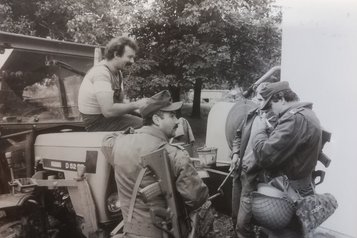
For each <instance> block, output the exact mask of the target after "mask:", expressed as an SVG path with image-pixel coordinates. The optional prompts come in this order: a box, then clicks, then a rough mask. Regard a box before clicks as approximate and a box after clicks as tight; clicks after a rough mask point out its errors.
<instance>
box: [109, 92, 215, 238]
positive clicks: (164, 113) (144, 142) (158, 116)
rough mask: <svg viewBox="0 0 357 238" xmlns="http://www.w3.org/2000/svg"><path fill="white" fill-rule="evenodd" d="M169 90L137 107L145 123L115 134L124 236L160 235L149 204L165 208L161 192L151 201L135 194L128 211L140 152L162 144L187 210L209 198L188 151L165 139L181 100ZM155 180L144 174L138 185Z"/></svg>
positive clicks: (170, 134) (139, 166) (172, 132)
mask: <svg viewBox="0 0 357 238" xmlns="http://www.w3.org/2000/svg"><path fill="white" fill-rule="evenodd" d="M170 101H171V96H170V93H169V92H168V91H162V92H160V93H158V94H156V95H154V96H152V97H151V98H150V100H149V101H148V104H147V105H146V106H144V107H142V108H141V109H140V112H141V114H142V116H143V118H144V126H143V127H142V128H140V129H138V130H136V131H132V132H131V133H129V134H126V135H124V134H123V135H120V136H118V137H117V138H116V140H115V143H114V148H113V155H114V168H115V178H116V182H117V185H118V192H119V200H120V204H121V210H122V213H123V218H124V232H125V234H124V237H158V238H160V237H162V236H163V235H162V231H161V230H160V229H158V228H157V227H156V226H155V225H154V224H153V221H152V217H151V216H150V208H166V205H165V203H166V201H165V198H164V197H163V196H157V197H154V198H153V199H151V200H150V201H144V199H143V197H142V196H140V195H138V196H136V200H135V206H134V209H133V211H132V212H130V200H131V197H132V194H133V191H134V185H135V183H136V180H137V178H138V177H139V173H140V171H141V170H142V168H143V163H142V161H141V156H143V155H145V154H149V153H151V152H153V151H155V150H157V149H159V148H164V149H165V150H166V151H167V153H168V157H169V159H170V162H171V163H170V164H171V172H172V174H173V175H174V182H175V185H176V189H177V191H178V194H179V195H180V198H181V199H182V200H183V202H184V204H185V205H186V207H187V208H188V210H191V211H192V210H194V209H196V208H199V207H200V206H201V205H202V204H203V203H204V202H205V201H206V200H207V198H208V188H207V186H206V185H205V184H204V183H203V181H202V180H201V178H200V177H199V176H198V173H197V172H196V170H195V168H194V167H193V165H192V164H191V162H190V158H189V155H188V153H187V152H186V151H185V150H183V149H182V148H179V147H177V146H173V145H171V144H169V143H168V140H169V138H170V137H173V136H174V135H175V130H176V128H177V118H176V115H175V111H176V110H178V109H179V108H181V106H182V102H176V103H171V102H170ZM156 181H157V178H155V177H154V176H153V173H151V172H149V171H147V172H145V174H144V175H143V178H142V181H141V183H140V187H141V188H144V187H146V186H148V185H150V184H153V183H154V182H156Z"/></svg>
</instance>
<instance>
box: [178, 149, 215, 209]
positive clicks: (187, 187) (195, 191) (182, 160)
mask: <svg viewBox="0 0 357 238" xmlns="http://www.w3.org/2000/svg"><path fill="white" fill-rule="evenodd" d="M174 170H175V175H176V189H177V191H178V192H179V194H180V195H181V197H182V198H183V200H184V202H185V204H186V205H187V206H188V207H190V208H191V209H192V210H194V209H196V208H199V207H200V206H202V205H203V203H205V202H206V201H207V199H208V188H207V186H206V184H205V183H204V182H203V181H202V179H201V178H200V176H199V175H198V173H197V171H196V169H195V168H194V167H193V165H192V163H191V162H190V158H189V155H188V153H187V152H186V151H181V150H180V151H177V153H176V155H175V165H174Z"/></svg>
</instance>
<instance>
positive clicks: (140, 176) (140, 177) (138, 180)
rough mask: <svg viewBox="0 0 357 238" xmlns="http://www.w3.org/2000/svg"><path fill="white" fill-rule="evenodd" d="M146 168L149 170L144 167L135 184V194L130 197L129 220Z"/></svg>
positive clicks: (129, 219)
mask: <svg viewBox="0 0 357 238" xmlns="http://www.w3.org/2000/svg"><path fill="white" fill-rule="evenodd" d="M146 170H147V168H146V167H145V168H142V169H141V170H140V173H139V175H138V178H137V179H136V182H135V186H134V189H133V194H132V195H131V199H130V205H129V212H128V222H131V218H132V217H133V211H134V206H135V201H136V196H137V194H138V190H139V186H140V184H141V181H142V180H143V177H144V174H145V172H146Z"/></svg>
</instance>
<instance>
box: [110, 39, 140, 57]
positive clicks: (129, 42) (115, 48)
mask: <svg viewBox="0 0 357 238" xmlns="http://www.w3.org/2000/svg"><path fill="white" fill-rule="evenodd" d="M125 46H129V47H130V48H132V49H133V50H134V51H138V50H139V47H138V45H137V43H136V41H135V40H134V39H132V38H129V37H124V36H122V37H116V38H113V39H111V40H110V41H109V43H108V44H107V46H106V47H105V58H106V59H107V60H111V59H113V58H114V56H115V52H117V56H120V57H121V56H123V54H124V48H125Z"/></svg>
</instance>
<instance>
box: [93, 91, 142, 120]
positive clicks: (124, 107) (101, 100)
mask: <svg viewBox="0 0 357 238" xmlns="http://www.w3.org/2000/svg"><path fill="white" fill-rule="evenodd" d="M96 98H97V100H98V104H99V105H100V108H101V111H102V114H103V115H104V117H118V116H122V115H124V114H128V113H130V112H133V111H135V110H136V109H139V108H140V107H142V106H144V105H145V104H146V101H147V99H146V98H144V99H141V100H138V101H136V102H129V103H114V101H113V92H97V93H96Z"/></svg>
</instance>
